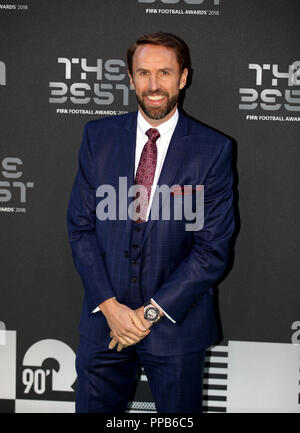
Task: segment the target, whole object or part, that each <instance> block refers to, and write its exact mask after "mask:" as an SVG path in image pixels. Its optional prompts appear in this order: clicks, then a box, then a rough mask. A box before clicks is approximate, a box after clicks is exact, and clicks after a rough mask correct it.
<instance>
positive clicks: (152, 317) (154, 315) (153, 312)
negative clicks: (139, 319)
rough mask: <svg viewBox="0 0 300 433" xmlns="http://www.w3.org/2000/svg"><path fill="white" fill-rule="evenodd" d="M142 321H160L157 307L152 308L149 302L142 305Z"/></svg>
mask: <svg viewBox="0 0 300 433" xmlns="http://www.w3.org/2000/svg"><path fill="white" fill-rule="evenodd" d="M144 319H146V320H148V321H149V322H152V323H157V322H159V321H160V319H161V317H160V314H159V309H158V308H157V307H154V305H152V304H151V302H147V303H146V304H145V305H144Z"/></svg>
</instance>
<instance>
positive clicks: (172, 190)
mask: <svg viewBox="0 0 300 433" xmlns="http://www.w3.org/2000/svg"><path fill="white" fill-rule="evenodd" d="M127 60H128V73H129V77H130V82H131V85H132V86H133V88H134V90H135V92H136V97H137V102H138V112H135V113H129V114H126V115H122V116H115V117H110V118H105V119H100V120H94V121H91V122H88V123H87V124H86V126H85V129H84V134H83V142H82V146H81V148H80V152H79V169H78V173H77V176H76V179H75V183H74V186H73V190H72V193H71V198H70V203H69V208H68V228H69V235H70V243H71V247H72V253H73V259H74V264H75V267H76V269H77V270H78V272H79V274H80V276H81V279H82V282H83V286H84V292H85V297H84V303H83V309H82V315H81V320H80V344H79V348H78V351H77V358H76V369H77V374H78V388H77V397H76V411H77V412H120V411H124V410H125V409H126V407H127V404H128V399H129V397H130V393H131V390H132V385H133V382H134V379H135V376H136V371H137V368H138V366H139V365H142V366H143V367H144V370H145V373H146V375H147V377H148V381H149V385H150V388H151V391H152V394H153V399H154V401H155V404H156V409H157V411H158V412H169V413H176V412H177V413H178V412H194V413H197V412H201V409H202V375H203V365H204V356H205V350H206V349H207V347H209V346H210V345H212V344H214V343H216V341H217V339H218V332H217V325H216V317H215V311H214V302H213V286H214V284H215V283H216V282H217V281H218V280H219V279H220V277H221V276H222V274H223V272H224V270H225V268H226V266H227V263H228V256H229V244H230V238H231V235H232V233H233V230H234V216H233V195H232V182H233V177H232V167H231V156H232V144H231V142H230V140H229V139H228V138H226V137H225V136H223V135H222V134H220V133H217V132H216V131H214V130H213V129H211V128H209V127H207V126H204V125H203V124H201V123H200V122H197V121H195V120H192V119H191V118H189V117H188V116H186V115H184V114H183V113H181V112H179V111H178V108H177V105H178V98H179V94H180V90H182V89H183V88H184V87H185V85H186V82H187V77H188V73H189V69H190V57H189V49H188V47H187V45H186V44H185V42H184V41H182V40H181V39H179V38H178V37H176V36H174V35H171V34H167V33H152V34H148V35H144V36H142V37H141V38H139V39H138V40H137V41H136V42H135V43H134V44H133V45H132V46H131V47H130V48H129V49H128V52H127ZM124 185H125V186H126V188H125V187H124ZM162 185H164V186H165V190H164V191H167V193H165V194H163V198H162V200H161V201H159V200H157V199H158V198H160V197H161V196H160V193H159V191H160V190H159V188H160V186H162ZM174 185H175V187H173V186H174ZM139 186H141V189H140V190H139V189H134V188H136V187H139ZM132 188H133V190H132ZM104 191H106V192H105V193H104ZM128 191H131V193H128ZM132 191H133V193H132ZM199 191H200V192H202V193H203V191H204V199H203V201H202V202H201V201H200V202H198V201H197V197H198V196H197V192H198V193H199ZM202 197H203V196H202ZM185 200H187V202H188V203H190V204H192V205H193V206H194V207H195V206H196V208H195V212H194V213H193V214H192V216H193V217H194V222H195V221H196V223H197V216H198V215H200V214H201V212H202V214H203V221H202V222H201V224H200V225H199V224H196V223H195V224H194V225H193V224H192V225H191V226H188V224H187V223H188V222H190V220H191V219H190V217H189V214H188V215H186V213H184V215H183V213H182V212H181V213H180V210H181V211H182V207H183V202H184V201H185ZM188 200H189V201H188ZM112 202H114V204H112ZM199 203H200V204H199ZM201 203H202V204H201ZM203 204H204V205H203ZM132 205H134V206H133V207H132V209H134V212H133V213H132V212H129V208H130V206H132ZM109 208H110V209H109ZM200 208H201V209H200ZM108 209H109V212H108V213H105V212H106V211H107V210H108ZM124 209H125V210H126V212H125V211H124ZM127 209H128V213H127ZM165 209H167V210H169V213H167V215H168V217H167V218H163V216H162V213H163V211H164V210H165ZM154 211H155V212H154ZM153 214H155V215H156V216H155V217H153V218H151V216H153ZM178 215H179V216H181V217H178ZM198 223H199V221H198ZM188 227H189V228H188ZM191 227H192V229H191Z"/></svg>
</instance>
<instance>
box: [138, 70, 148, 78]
mask: <svg viewBox="0 0 300 433" xmlns="http://www.w3.org/2000/svg"><path fill="white" fill-rule="evenodd" d="M139 74H140V75H141V76H142V77H146V75H148V72H147V71H140V72H139Z"/></svg>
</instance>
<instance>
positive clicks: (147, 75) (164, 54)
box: [129, 44, 188, 126]
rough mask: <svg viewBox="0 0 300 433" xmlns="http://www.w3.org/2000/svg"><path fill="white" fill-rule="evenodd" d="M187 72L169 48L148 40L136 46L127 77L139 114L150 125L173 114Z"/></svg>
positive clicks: (155, 124)
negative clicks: (153, 43) (181, 67)
mask: <svg viewBox="0 0 300 433" xmlns="http://www.w3.org/2000/svg"><path fill="white" fill-rule="evenodd" d="M187 74H188V70H187V69H184V70H183V71H182V72H181V71H180V67H179V63H178V61H177V57H176V53H175V51H174V50H173V49H172V48H167V47H164V46H161V45H151V44H145V45H140V46H138V47H137V49H136V50H135V53H134V55H133V60H132V74H130V73H129V77H130V83H131V85H132V87H133V88H134V90H135V93H136V97H137V101H138V104H139V108H140V111H141V114H142V115H143V117H144V118H145V119H146V120H147V121H148V122H149V123H150V125H152V126H158V125H160V124H161V123H163V122H165V121H166V120H168V119H170V118H171V117H172V116H173V114H174V113H175V110H176V108H177V104H178V98H179V92H180V90H181V89H183V88H184V86H185V85H186V79H187Z"/></svg>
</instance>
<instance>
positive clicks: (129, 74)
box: [127, 70, 135, 89]
mask: <svg viewBox="0 0 300 433" xmlns="http://www.w3.org/2000/svg"><path fill="white" fill-rule="evenodd" d="M127 74H128V76H129V80H130V84H131V86H132V88H133V89H135V86H134V82H133V78H132V75H131V73H130V72H129V71H128V70H127Z"/></svg>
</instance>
